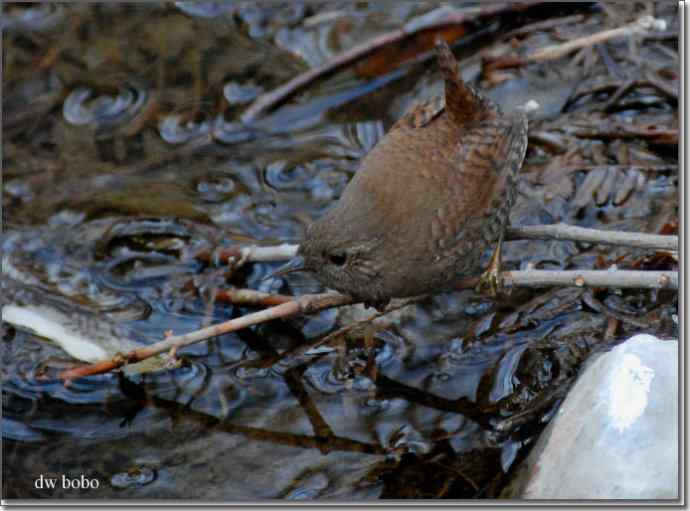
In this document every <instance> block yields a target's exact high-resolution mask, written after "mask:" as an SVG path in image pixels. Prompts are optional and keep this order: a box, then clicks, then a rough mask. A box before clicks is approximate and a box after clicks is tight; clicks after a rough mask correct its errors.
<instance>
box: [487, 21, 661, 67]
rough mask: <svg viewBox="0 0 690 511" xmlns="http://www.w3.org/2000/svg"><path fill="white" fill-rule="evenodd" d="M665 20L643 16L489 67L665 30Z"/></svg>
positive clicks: (543, 58) (538, 59) (542, 59)
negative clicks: (615, 26) (619, 25)
mask: <svg viewBox="0 0 690 511" xmlns="http://www.w3.org/2000/svg"><path fill="white" fill-rule="evenodd" d="M664 29H665V22H664V21H663V20H658V19H655V18H653V17H651V16H643V17H642V18H640V19H638V20H636V21H634V22H632V23H629V24H627V25H624V26H622V27H618V28H612V29H609V30H602V31H601V32H595V33H594V34H589V35H586V36H583V37H578V38H577V39H573V40H572V41H568V42H566V43H562V44H554V45H551V46H547V47H546V48H542V49H540V50H537V51H535V52H532V53H530V54H529V55H527V56H526V57H500V58H497V59H496V60H494V61H493V62H492V63H491V64H490V65H489V67H490V68H493V69H500V68H506V67H519V66H523V65H525V64H528V63H531V62H545V61H548V60H556V59H559V58H561V57H564V56H566V55H568V54H569V53H571V52H573V51H575V50H580V49H582V48H588V47H591V46H594V45H596V44H601V43H603V42H606V41H608V40H610V39H615V38H617V37H624V36H630V35H633V34H642V35H644V34H647V33H650V32H652V31H655V30H656V31H658V30H664Z"/></svg>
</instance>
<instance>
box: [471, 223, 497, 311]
mask: <svg viewBox="0 0 690 511" xmlns="http://www.w3.org/2000/svg"><path fill="white" fill-rule="evenodd" d="M502 242H503V236H501V237H500V238H499V240H498V244H497V245H496V248H495V249H494V252H493V254H491V261H490V262H489V266H488V268H487V269H486V271H485V272H484V273H482V276H481V277H479V283H478V284H477V287H475V288H474V290H475V291H476V292H477V293H480V294H483V295H485V296H489V297H490V298H492V299H494V300H495V299H496V298H498V297H499V296H500V295H501V294H502V292H503V277H502V276H501V244H502Z"/></svg>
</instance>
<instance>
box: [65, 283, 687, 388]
mask: <svg viewBox="0 0 690 511" xmlns="http://www.w3.org/2000/svg"><path fill="white" fill-rule="evenodd" d="M502 279H503V282H504V285H505V286H506V287H508V288H510V287H530V288H539V287H550V286H575V287H615V288H637V289H662V288H665V289H678V272H675V271H669V272H662V271H629V270H582V271H580V270H569V271H548V270H526V271H509V272H503V274H502ZM417 298H418V297H417ZM417 298H415V299H417ZM413 300H414V299H413ZM353 303H355V302H354V300H353V299H352V298H351V297H349V296H347V295H341V294H338V293H323V294H317V295H304V296H301V297H299V298H295V299H294V300H292V301H289V302H287V303H283V304H281V305H276V306H274V307H271V308H269V309H265V310H262V311H259V312H254V313H252V314H247V315H245V316H241V317H239V318H235V319H232V320H230V321H226V322H224V323H220V324H218V325H214V326H210V327H207V328H202V329H201V330H196V331H194V332H190V333H188V334H185V335H174V336H169V337H166V339H165V340H163V341H160V342H157V343H155V344H152V345H150V346H145V347H143V348H139V349H136V350H132V351H130V352H128V353H126V354H123V355H118V356H115V357H113V358H112V359H109V360H104V361H101V362H96V363H94V364H91V365H87V366H83V367H78V368H75V369H69V370H67V371H63V372H61V373H59V374H58V378H60V379H62V380H72V379H75V378H80V377H82V376H89V375H93V374H101V373H106V372H108V371H112V370H114V369H118V368H120V367H122V366H124V365H125V364H133V363H135V362H140V361H142V360H144V359H147V358H150V357H152V356H154V355H158V354H159V353H163V352H167V351H170V350H171V349H173V348H176V349H179V348H182V347H184V346H189V345H191V344H195V343H197V342H200V341H203V340H206V339H209V338H211V337H215V336H218V335H222V334H226V333H229V332H235V331H237V330H241V329H243V328H247V327H250V326H253V325H257V324H260V323H265V322H267V321H272V320H274V319H279V318H289V317H292V316H297V315H300V314H312V313H314V312H318V311H320V310H323V309H328V308H331V307H340V306H342V305H350V304H353ZM319 344H320V343H319ZM312 347H313V346H312Z"/></svg>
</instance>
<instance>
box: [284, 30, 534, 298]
mask: <svg viewBox="0 0 690 511" xmlns="http://www.w3.org/2000/svg"><path fill="white" fill-rule="evenodd" d="M436 52H437V59H438V64H439V66H440V69H441V72H442V73H443V77H444V81H445V95H441V96H438V97H435V98H433V99H431V100H428V101H426V102H424V103H421V104H418V105H415V106H413V107H412V108H411V109H410V110H409V111H408V112H407V113H406V114H405V115H404V116H403V117H402V118H401V119H399V120H398V122H396V123H395V124H394V125H393V127H392V128H391V129H390V131H389V132H388V133H387V134H386V135H385V136H384V137H383V138H382V139H381V140H380V141H379V142H378V144H377V145H376V146H375V147H374V148H373V149H372V150H371V151H370V152H369V154H367V156H366V157H365V158H364V160H363V161H362V164H361V166H360V168H359V170H358V171H357V172H356V174H355V176H354V177H353V178H352V180H351V181H350V183H349V184H348V185H347V187H346V188H345V190H344V192H343V194H342V196H341V197H340V199H339V200H338V202H337V203H336V204H335V206H334V207H333V208H332V209H330V210H329V211H328V212H327V213H326V214H325V215H324V216H323V217H322V218H320V219H319V220H317V221H316V222H314V223H313V224H311V225H310V226H309V227H308V229H307V231H306V235H305V238H304V241H303V242H302V243H301V244H300V246H299V249H298V252H297V257H296V258H295V259H294V260H293V261H292V262H291V263H290V264H289V268H288V269H287V271H298V270H302V271H308V272H311V273H313V275H314V276H315V277H316V279H317V280H318V281H319V282H321V283H322V284H323V285H324V286H326V287H328V288H332V289H335V290H337V291H339V292H341V293H345V294H348V295H350V296H352V297H353V298H354V299H356V300H357V301H362V302H365V303H366V304H367V305H373V306H375V307H377V308H379V309H381V308H383V307H384V306H385V305H386V304H387V303H388V302H389V300H390V299H391V298H401V297H408V296H416V295H421V294H427V293H430V292H437V291H441V290H445V289H448V288H450V287H452V285H453V284H454V283H456V282H457V281H458V280H460V279H462V278H464V277H468V276H472V275H476V274H478V273H479V271H480V270H481V269H482V268H481V266H480V264H481V261H480V259H481V256H482V254H483V253H484V252H485V251H486V250H487V249H488V248H490V247H492V246H495V250H494V253H493V256H492V259H491V264H490V266H489V269H487V271H486V272H485V273H484V275H483V277H482V281H481V282H482V283H483V284H488V285H489V286H490V288H491V290H492V291H493V293H494V295H495V292H496V289H497V287H498V285H500V280H498V275H499V271H500V250H501V241H502V239H503V234H504V231H505V228H506V226H507V224H508V217H509V213H510V209H511V207H512V205H513V202H514V201H515V195H516V182H517V176H518V172H519V171H520V167H521V165H522V162H523V160H524V157H525V150H526V146H527V118H526V116H525V114H524V113H522V112H516V113H511V114H510V115H505V114H503V113H502V112H501V111H500V110H499V108H498V107H497V106H496V105H495V104H494V103H492V102H491V101H490V100H489V99H488V98H486V97H484V96H483V95H482V94H480V93H479V92H478V91H476V90H475V89H473V88H472V87H471V86H469V85H467V84H466V83H465V82H464V81H463V80H462V78H461V77H460V73H459V66H458V62H457V61H456V59H455V57H454V56H453V54H452V53H451V51H450V48H449V47H448V45H447V44H446V43H445V41H439V42H437V44H436ZM284 272H285V271H283V272H281V273H284Z"/></svg>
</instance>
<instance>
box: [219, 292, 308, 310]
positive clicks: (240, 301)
mask: <svg viewBox="0 0 690 511" xmlns="http://www.w3.org/2000/svg"><path fill="white" fill-rule="evenodd" d="M294 299H295V297H294V296H290V295H277V294H270V293H262V292H261V291H255V290H254V289H218V290H217V291H216V300H217V301H219V302H227V303H232V304H234V305H251V306H254V307H273V306H274V305H280V304H283V303H287V302H291V301H293V300H294Z"/></svg>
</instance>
